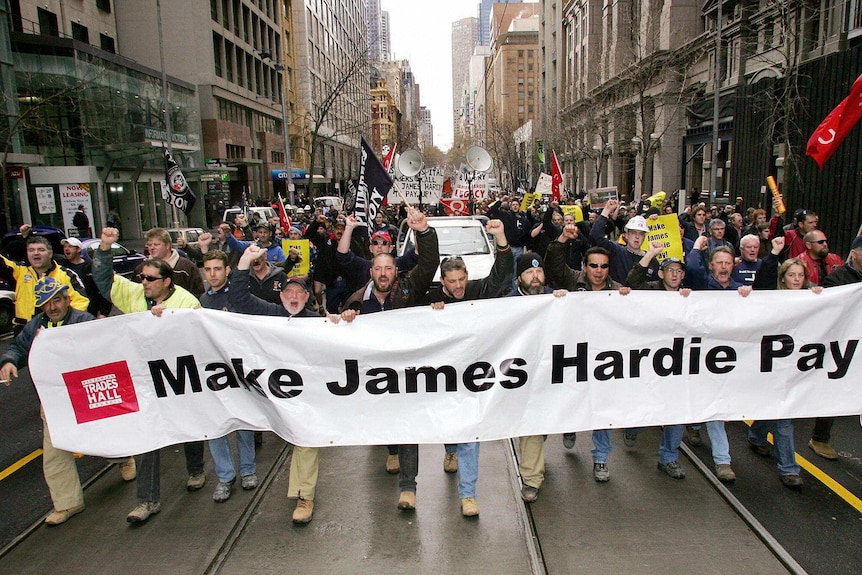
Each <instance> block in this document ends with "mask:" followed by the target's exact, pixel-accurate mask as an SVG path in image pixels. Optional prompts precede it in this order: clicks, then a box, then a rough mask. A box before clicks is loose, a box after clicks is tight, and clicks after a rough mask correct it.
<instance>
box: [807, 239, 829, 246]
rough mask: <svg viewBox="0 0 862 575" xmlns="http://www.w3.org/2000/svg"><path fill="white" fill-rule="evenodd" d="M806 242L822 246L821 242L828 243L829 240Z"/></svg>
mask: <svg viewBox="0 0 862 575" xmlns="http://www.w3.org/2000/svg"><path fill="white" fill-rule="evenodd" d="M808 243H809V244H820V245H821V246H822V245H823V244H828V243H829V240H814V241H813V242H808Z"/></svg>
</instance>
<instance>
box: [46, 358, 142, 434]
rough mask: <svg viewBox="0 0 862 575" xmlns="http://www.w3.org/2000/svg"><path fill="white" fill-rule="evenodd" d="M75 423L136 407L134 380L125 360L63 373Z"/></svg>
mask: <svg viewBox="0 0 862 575" xmlns="http://www.w3.org/2000/svg"><path fill="white" fill-rule="evenodd" d="M63 381H65V382H66V389H67V390H68V392H69V399H70V400H71V401H72V407H73V408H74V410H75V419H77V420H78V423H87V422H88V421H96V420H98V419H105V418H106V417H116V416H118V415H124V414H126V413H134V412H136V411H138V396H137V395H136V394H135V384H134V383H132V375H131V373H129V366H128V364H126V362H125V361H116V362H114V363H106V364H105V365H99V366H96V367H88V368H87V369H82V370H80V371H70V372H67V373H64V374H63Z"/></svg>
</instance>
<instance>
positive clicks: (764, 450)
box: [748, 439, 772, 457]
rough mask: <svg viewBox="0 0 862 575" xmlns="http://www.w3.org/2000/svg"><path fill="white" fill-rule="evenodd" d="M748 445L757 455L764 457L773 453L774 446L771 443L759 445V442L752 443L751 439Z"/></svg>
mask: <svg viewBox="0 0 862 575" xmlns="http://www.w3.org/2000/svg"><path fill="white" fill-rule="evenodd" d="M748 446H749V447H750V448H751V450H752V451H753V452H755V453H756V454H757V455H762V456H763V457H769V456H771V455H772V448H771V447H770V446H769V445H758V444H757V443H752V442H751V440H750V439H749V440H748Z"/></svg>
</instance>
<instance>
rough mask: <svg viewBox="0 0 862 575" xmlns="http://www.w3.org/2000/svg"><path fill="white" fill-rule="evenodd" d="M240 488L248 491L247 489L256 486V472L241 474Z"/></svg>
mask: <svg viewBox="0 0 862 575" xmlns="http://www.w3.org/2000/svg"><path fill="white" fill-rule="evenodd" d="M241 482H242V488H243V489H245V490H246V491H248V490H249V489H254V488H255V487H257V474H256V473H249V474H248V475H243V476H242V480H241Z"/></svg>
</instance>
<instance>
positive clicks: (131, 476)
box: [120, 457, 138, 481]
mask: <svg viewBox="0 0 862 575" xmlns="http://www.w3.org/2000/svg"><path fill="white" fill-rule="evenodd" d="M137 476H138V467H137V466H136V465H135V458H134V457H130V458H128V459H127V460H125V461H124V462H122V463H121V464H120V477H122V478H123V481H134V480H135V478H136V477H137Z"/></svg>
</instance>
